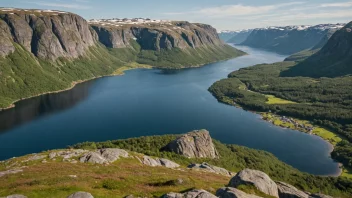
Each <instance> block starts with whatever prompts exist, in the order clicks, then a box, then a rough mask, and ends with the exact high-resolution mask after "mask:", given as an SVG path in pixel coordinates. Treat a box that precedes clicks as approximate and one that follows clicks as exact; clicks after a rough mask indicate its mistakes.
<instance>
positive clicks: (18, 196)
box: [2, 194, 27, 198]
mask: <svg viewBox="0 0 352 198" xmlns="http://www.w3.org/2000/svg"><path fill="white" fill-rule="evenodd" d="M2 198H27V196H24V195H19V194H16V195H9V196H6V197H2Z"/></svg>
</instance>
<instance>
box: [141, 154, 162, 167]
mask: <svg viewBox="0 0 352 198" xmlns="http://www.w3.org/2000/svg"><path fill="white" fill-rule="evenodd" d="M142 163H143V164H145V165H147V166H153V167H154V166H161V164H160V161H159V160H156V159H153V158H151V157H149V156H143V159H142Z"/></svg>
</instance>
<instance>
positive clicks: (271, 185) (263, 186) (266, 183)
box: [229, 169, 279, 197]
mask: <svg viewBox="0 0 352 198" xmlns="http://www.w3.org/2000/svg"><path fill="white" fill-rule="evenodd" d="M239 185H253V186H254V187H256V188H257V189H258V190H259V191H261V192H263V193H265V194H267V195H271V196H274V197H279V193H278V188H277V185H276V183H275V182H274V181H273V180H271V179H270V177H269V176H268V175H267V174H265V173H263V172H261V171H257V170H251V169H244V170H242V171H240V172H239V173H237V175H236V176H235V177H233V178H232V179H231V180H230V183H229V187H234V188H236V187H238V186H239Z"/></svg>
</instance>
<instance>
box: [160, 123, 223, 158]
mask: <svg viewBox="0 0 352 198" xmlns="http://www.w3.org/2000/svg"><path fill="white" fill-rule="evenodd" d="M162 150H165V151H170V152H174V153H177V154H180V155H183V156H185V157H188V158H213V159H214V158H219V154H218V151H217V150H216V148H215V146H214V144H213V140H212V139H211V137H210V135H209V132H208V131H207V130H204V129H203V130H196V131H192V132H189V133H187V134H184V135H182V136H181V137H179V138H177V139H176V140H174V141H172V142H170V143H169V144H168V145H166V146H165V147H164V148H163V149H162Z"/></svg>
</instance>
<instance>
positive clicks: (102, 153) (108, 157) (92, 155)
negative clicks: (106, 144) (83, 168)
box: [79, 148, 128, 164]
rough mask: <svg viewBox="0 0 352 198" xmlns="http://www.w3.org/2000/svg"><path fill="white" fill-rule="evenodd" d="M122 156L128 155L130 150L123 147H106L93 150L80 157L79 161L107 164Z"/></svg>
mask: <svg viewBox="0 0 352 198" xmlns="http://www.w3.org/2000/svg"><path fill="white" fill-rule="evenodd" d="M120 157H128V152H127V151H125V150H123V149H116V148H106V149H99V150H96V151H91V152H88V153H86V154H84V155H83V156H82V157H80V159H79V161H80V162H83V163H92V164H105V163H111V162H114V161H116V160H118V159H120Z"/></svg>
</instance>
